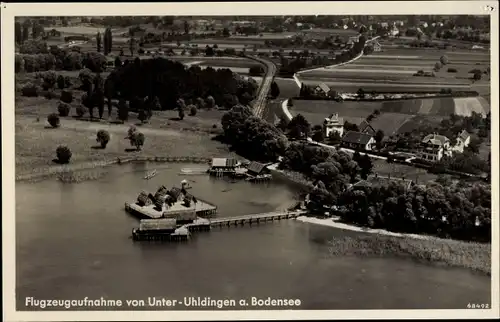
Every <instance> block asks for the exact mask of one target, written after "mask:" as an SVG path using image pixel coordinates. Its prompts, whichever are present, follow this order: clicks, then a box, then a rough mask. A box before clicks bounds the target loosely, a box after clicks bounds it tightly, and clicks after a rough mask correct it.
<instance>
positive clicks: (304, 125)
mask: <svg viewBox="0 0 500 322" xmlns="http://www.w3.org/2000/svg"><path fill="white" fill-rule="evenodd" d="M310 133H311V124H310V123H309V122H308V121H307V120H306V118H305V117H304V116H303V115H302V114H297V115H296V116H294V117H293V118H292V120H291V121H290V123H288V135H289V136H290V137H292V138H295V139H301V138H307V137H309V134H310Z"/></svg>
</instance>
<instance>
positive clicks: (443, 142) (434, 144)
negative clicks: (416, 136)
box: [417, 134, 451, 162]
mask: <svg viewBox="0 0 500 322" xmlns="http://www.w3.org/2000/svg"><path fill="white" fill-rule="evenodd" d="M417 155H418V157H419V158H421V159H423V160H426V161H431V162H437V161H439V160H441V159H442V158H443V156H445V155H446V156H450V155H451V149H450V139H448V138H447V137H446V136H444V135H439V134H429V135H427V136H425V137H424V139H423V140H422V141H421V142H420V147H419V149H418V152H417Z"/></svg>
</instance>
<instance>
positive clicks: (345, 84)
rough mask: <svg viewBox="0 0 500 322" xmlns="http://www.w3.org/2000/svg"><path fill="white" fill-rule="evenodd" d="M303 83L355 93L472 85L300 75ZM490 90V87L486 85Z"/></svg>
mask: <svg viewBox="0 0 500 322" xmlns="http://www.w3.org/2000/svg"><path fill="white" fill-rule="evenodd" d="M300 80H301V82H302V83H304V84H306V85H308V86H313V87H315V86H317V85H319V84H320V83H325V84H326V85H328V86H329V87H330V88H332V89H334V90H336V91H339V92H347V93H355V92H356V91H357V90H358V89H360V88H363V89H364V90H365V91H376V92H401V93H404V92H408V93H414V92H439V91H440V90H441V89H442V88H451V89H452V90H455V91H470V90H473V89H471V86H470V85H460V84H426V83H421V84H415V83H407V84H405V83H401V82H394V83H389V82H380V81H378V82H370V81H369V80H368V79H366V80H364V81H362V80H332V79H331V78H330V79H328V78H327V79H325V78H305V77H303V76H301V77H300ZM486 88H487V89H488V90H489V87H486Z"/></svg>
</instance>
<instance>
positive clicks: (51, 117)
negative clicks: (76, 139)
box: [47, 113, 61, 128]
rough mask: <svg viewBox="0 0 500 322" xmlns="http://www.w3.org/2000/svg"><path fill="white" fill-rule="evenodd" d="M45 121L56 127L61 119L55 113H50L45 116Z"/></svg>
mask: <svg viewBox="0 0 500 322" xmlns="http://www.w3.org/2000/svg"><path fill="white" fill-rule="evenodd" d="M47 121H48V122H49V124H50V126H52V127H54V128H56V127H59V125H60V124H61V121H60V120H59V115H57V114H56V113H52V114H50V115H49V116H47Z"/></svg>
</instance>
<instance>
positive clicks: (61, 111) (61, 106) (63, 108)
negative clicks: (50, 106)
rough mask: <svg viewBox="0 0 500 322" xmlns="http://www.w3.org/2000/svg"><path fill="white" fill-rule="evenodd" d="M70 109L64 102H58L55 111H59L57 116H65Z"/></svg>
mask: <svg viewBox="0 0 500 322" xmlns="http://www.w3.org/2000/svg"><path fill="white" fill-rule="evenodd" d="M70 109H71V107H70V105H69V104H67V103H65V102H60V103H59V106H58V107H57V111H58V112H59V116H62V117H65V116H68V115H69V110H70Z"/></svg>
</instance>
